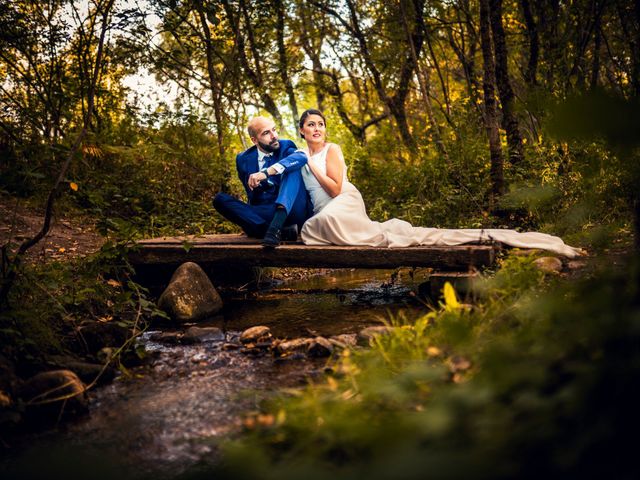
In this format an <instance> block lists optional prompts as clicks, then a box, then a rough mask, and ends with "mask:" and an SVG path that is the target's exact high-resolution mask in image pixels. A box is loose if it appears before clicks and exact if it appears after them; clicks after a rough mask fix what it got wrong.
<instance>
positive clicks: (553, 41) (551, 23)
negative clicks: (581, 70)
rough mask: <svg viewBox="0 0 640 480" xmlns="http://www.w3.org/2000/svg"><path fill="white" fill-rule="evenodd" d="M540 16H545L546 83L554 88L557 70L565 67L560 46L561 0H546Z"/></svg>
mask: <svg viewBox="0 0 640 480" xmlns="http://www.w3.org/2000/svg"><path fill="white" fill-rule="evenodd" d="M540 12H541V15H540V18H544V19H545V21H544V22H542V27H543V33H544V34H543V35H542V39H543V40H544V48H543V50H542V51H543V54H544V65H545V66H546V75H545V78H546V83H547V87H549V88H552V87H553V86H554V82H555V80H556V72H557V71H558V70H563V69H564V67H563V65H561V62H560V58H561V55H560V48H559V40H558V22H559V17H560V0H544V1H543V4H542V6H541V8H540Z"/></svg>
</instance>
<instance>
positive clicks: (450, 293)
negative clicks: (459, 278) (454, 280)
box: [442, 282, 460, 310]
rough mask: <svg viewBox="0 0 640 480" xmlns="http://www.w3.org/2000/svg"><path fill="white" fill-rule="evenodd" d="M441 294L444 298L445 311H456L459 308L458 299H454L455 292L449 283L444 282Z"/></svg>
mask: <svg viewBox="0 0 640 480" xmlns="http://www.w3.org/2000/svg"><path fill="white" fill-rule="evenodd" d="M442 294H443V296H444V304H445V308H446V309H447V310H457V309H458V308H460V303H459V302H458V297H456V291H455V290H454V288H453V286H452V285H451V283H449V282H446V283H445V284H444V288H443V289H442Z"/></svg>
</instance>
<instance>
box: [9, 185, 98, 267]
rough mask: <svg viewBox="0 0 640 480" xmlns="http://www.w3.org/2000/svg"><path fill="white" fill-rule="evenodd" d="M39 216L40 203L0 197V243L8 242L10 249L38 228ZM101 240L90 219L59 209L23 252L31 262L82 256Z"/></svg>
mask: <svg viewBox="0 0 640 480" xmlns="http://www.w3.org/2000/svg"><path fill="white" fill-rule="evenodd" d="M43 219H44V205H43V206H42V207H40V208H34V207H30V206H27V205H25V202H24V201H20V200H18V199H15V198H12V197H8V196H0V246H2V245H5V244H7V243H11V250H14V249H15V248H17V246H18V245H19V244H20V243H22V241H23V240H25V239H26V238H30V237H33V236H34V235H35V234H36V233H37V232H38V231H39V230H40V229H41V228H42V224H43ZM103 243H104V238H103V237H102V236H101V235H100V234H98V233H97V232H96V231H95V227H94V222H93V221H92V220H91V219H89V218H81V217H70V216H65V213H64V212H60V213H59V214H57V215H54V217H53V220H52V223H51V229H50V230H49V233H48V234H47V236H46V237H44V238H43V239H42V240H41V241H40V242H39V243H38V244H36V245H35V246H34V247H32V248H31V249H30V250H29V251H28V252H27V258H28V259H29V260H30V261H32V262H48V261H51V260H64V259H69V258H75V257H84V256H86V255H88V254H91V253H93V252H95V251H97V250H98V249H99V248H100V247H101V246H102V244H103Z"/></svg>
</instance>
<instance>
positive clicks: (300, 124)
mask: <svg viewBox="0 0 640 480" xmlns="http://www.w3.org/2000/svg"><path fill="white" fill-rule="evenodd" d="M309 115H318V116H319V117H322V120H324V126H325V127H326V126H327V119H326V118H324V115H323V114H322V112H321V111H320V110H316V109H315V108H310V109H308V110H305V111H304V112H302V115H300V121H299V122H298V127H299V128H302V127H303V126H304V121H305V120H306V119H307V117H308V116H309ZM300 136H301V137H302V138H304V135H303V134H302V133H301V134H300Z"/></svg>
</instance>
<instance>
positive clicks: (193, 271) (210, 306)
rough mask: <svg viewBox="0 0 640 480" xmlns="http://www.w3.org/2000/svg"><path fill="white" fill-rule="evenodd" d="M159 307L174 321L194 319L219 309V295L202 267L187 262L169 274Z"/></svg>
mask: <svg viewBox="0 0 640 480" xmlns="http://www.w3.org/2000/svg"><path fill="white" fill-rule="evenodd" d="M158 307H159V308H160V309H161V310H164V311H165V312H166V313H167V314H168V315H169V317H171V318H172V319H173V320H175V321H176V322H179V323H188V322H197V321H199V320H203V319H205V318H208V317H211V316H212V315H215V314H216V313H218V312H219V311H220V309H221V308H222V298H220V294H218V291H217V290H216V289H215V287H214V286H213V284H212V283H211V280H209V277H207V274H206V273H204V271H203V270H202V268H200V267H199V266H198V265H197V264H196V263H193V262H186V263H183V264H182V265H180V266H179V267H178V269H177V270H176V271H175V273H174V274H173V276H172V277H171V281H170V282H169V285H168V286H167V288H166V289H165V291H164V292H162V295H160V299H159V300H158Z"/></svg>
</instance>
